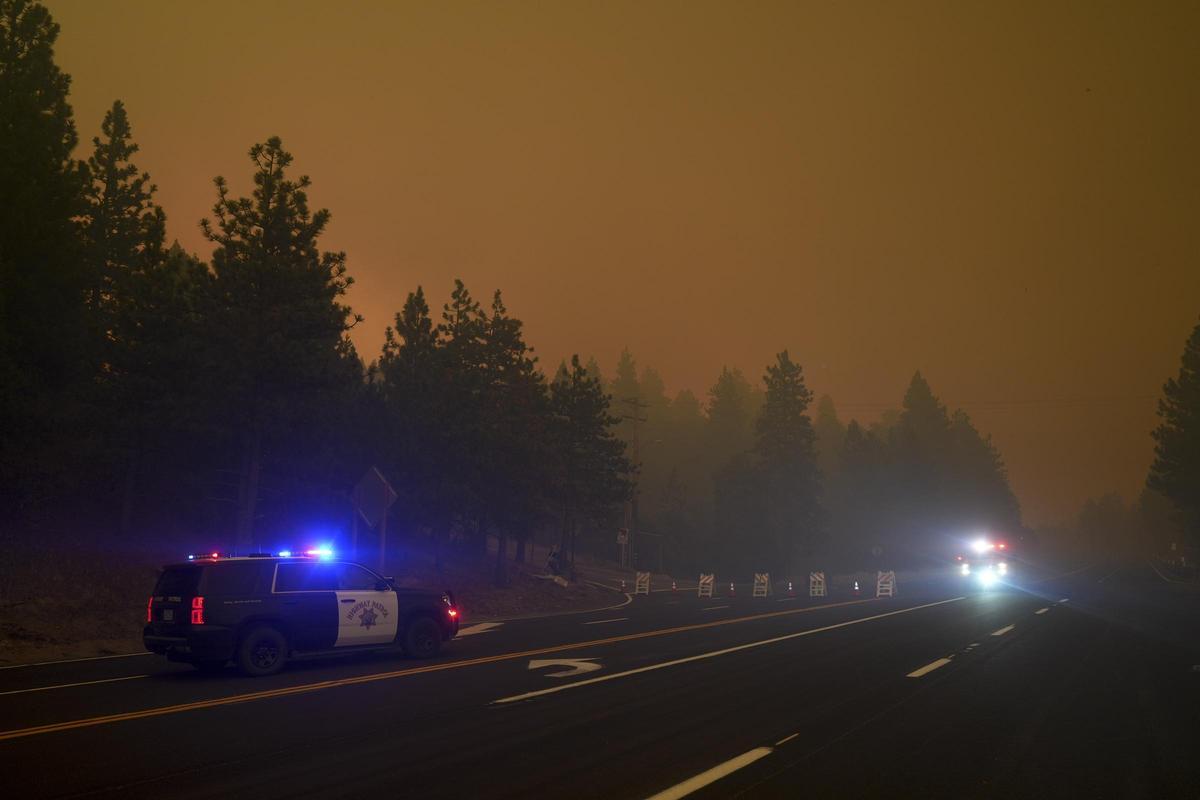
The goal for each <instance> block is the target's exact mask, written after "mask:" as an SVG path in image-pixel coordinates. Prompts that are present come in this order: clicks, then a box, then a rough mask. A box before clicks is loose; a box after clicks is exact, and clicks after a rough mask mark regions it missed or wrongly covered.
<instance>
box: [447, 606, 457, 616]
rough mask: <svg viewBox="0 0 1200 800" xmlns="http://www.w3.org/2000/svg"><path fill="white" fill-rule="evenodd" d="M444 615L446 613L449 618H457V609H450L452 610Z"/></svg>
mask: <svg viewBox="0 0 1200 800" xmlns="http://www.w3.org/2000/svg"><path fill="white" fill-rule="evenodd" d="M446 613H447V614H449V615H450V616H452V617H457V616H458V609H457V608H452V609H450V610H449V611H447V612H446Z"/></svg>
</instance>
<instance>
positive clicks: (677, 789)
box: [649, 747, 775, 800]
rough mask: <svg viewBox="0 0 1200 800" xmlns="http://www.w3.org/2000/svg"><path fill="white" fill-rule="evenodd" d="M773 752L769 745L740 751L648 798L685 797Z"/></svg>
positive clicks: (659, 799) (654, 799) (676, 798)
mask: <svg viewBox="0 0 1200 800" xmlns="http://www.w3.org/2000/svg"><path fill="white" fill-rule="evenodd" d="M773 752H775V751H774V748H771V747H756V748H754V749H753V750H749V751H747V752H745V753H742V754H741V755H740V756H736V757H734V758H731V759H729V760H728V761H726V762H724V763H723V764H717V765H716V766H715V767H713V768H712V769H706V770H705V771H704V772H701V773H700V774H699V775H694V776H692V777H691V778H688V779H687V780H686V781H684V782H683V783H677V784H675V785H674V786H672V787H671V788H670V789H663V790H662V791H661V792H659V793H658V794H655V795H652V796H651V797H650V798H649V800H678V798H680V797H687V796H688V795H689V794H691V793H692V792H698V791H700V790H701V789H703V788H704V787H705V786H708V785H709V784H710V783H716V782H717V781H719V780H721V778H724V777H725V776H726V775H730V774H732V773H734V772H737V771H738V770H739V769H741V768H742V767H748V766H750V765H751V764H753V763H754V762H755V761H758V760H759V759H760V758H763V757H765V756H769V755H771V753H773Z"/></svg>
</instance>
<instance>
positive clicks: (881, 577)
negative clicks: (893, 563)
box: [875, 570, 896, 597]
mask: <svg viewBox="0 0 1200 800" xmlns="http://www.w3.org/2000/svg"><path fill="white" fill-rule="evenodd" d="M875 596H876V597H895V596H896V573H895V572H892V571H890V570H889V571H888V572H880V573H879V574H878V575H877V576H876V578H875Z"/></svg>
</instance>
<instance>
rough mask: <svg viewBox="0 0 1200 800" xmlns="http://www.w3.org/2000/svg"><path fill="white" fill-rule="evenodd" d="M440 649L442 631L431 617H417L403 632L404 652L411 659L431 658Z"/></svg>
mask: <svg viewBox="0 0 1200 800" xmlns="http://www.w3.org/2000/svg"><path fill="white" fill-rule="evenodd" d="M441 649H442V629H441V628H440V627H439V626H438V624H437V620H435V619H434V618H433V617H417V618H416V619H414V620H412V621H411V622H409V623H408V627H407V628H405V630H404V652H405V653H407V654H408V655H409V656H411V657H412V658H433V657H434V656H436V655H437V654H438V652H439V651H441Z"/></svg>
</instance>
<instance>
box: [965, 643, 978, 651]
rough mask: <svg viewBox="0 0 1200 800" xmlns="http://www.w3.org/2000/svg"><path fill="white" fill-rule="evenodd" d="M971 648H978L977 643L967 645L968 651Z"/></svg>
mask: <svg viewBox="0 0 1200 800" xmlns="http://www.w3.org/2000/svg"><path fill="white" fill-rule="evenodd" d="M972 647H979V642H971V643H970V644H969V645H967V649H968V650H970V649H971V648H972Z"/></svg>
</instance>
